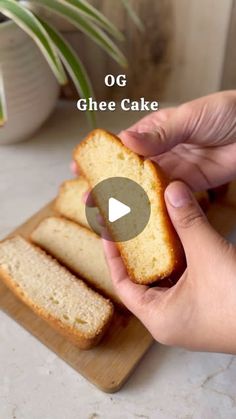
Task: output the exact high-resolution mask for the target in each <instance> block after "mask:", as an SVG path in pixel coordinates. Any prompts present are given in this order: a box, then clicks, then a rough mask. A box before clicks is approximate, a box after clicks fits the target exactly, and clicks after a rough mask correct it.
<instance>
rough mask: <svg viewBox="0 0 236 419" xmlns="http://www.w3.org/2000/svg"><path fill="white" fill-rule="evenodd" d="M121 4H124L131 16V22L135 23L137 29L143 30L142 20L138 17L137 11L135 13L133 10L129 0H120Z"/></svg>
mask: <svg viewBox="0 0 236 419" xmlns="http://www.w3.org/2000/svg"><path fill="white" fill-rule="evenodd" d="M121 1H122V3H123V5H124V6H125V8H126V10H127V12H128V14H129V16H130V17H131V19H132V20H133V22H134V23H135V25H136V26H137V27H138V28H139V30H141V31H143V30H144V26H143V22H142V21H141V19H140V17H139V16H138V15H137V13H135V11H134V10H133V8H132V6H131V4H130V1H129V0H121Z"/></svg>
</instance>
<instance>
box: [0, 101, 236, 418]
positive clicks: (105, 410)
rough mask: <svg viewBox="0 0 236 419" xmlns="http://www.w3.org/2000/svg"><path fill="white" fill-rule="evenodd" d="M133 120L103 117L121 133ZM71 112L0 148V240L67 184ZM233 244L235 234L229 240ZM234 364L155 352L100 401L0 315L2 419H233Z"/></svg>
mask: <svg viewBox="0 0 236 419" xmlns="http://www.w3.org/2000/svg"><path fill="white" fill-rule="evenodd" d="M136 118H138V114H135V113H133V114H132V115H131V114H128V113H123V114H122V126H121V124H120V123H119V119H120V120H121V118H119V116H118V115H117V113H115V114H112V113H110V114H108V115H107V114H103V116H102V119H101V124H100V125H101V126H104V127H106V128H108V129H110V130H113V131H119V129H120V128H123V127H126V126H128V125H129V123H130V122H131V121H132V120H135V119H136ZM86 130H87V127H86V123H85V120H84V119H83V118H82V117H81V115H79V113H78V111H77V110H76V107H75V105H71V104H60V106H59V107H58V108H57V110H56V112H55V113H54V115H53V116H52V117H51V119H50V120H49V121H48V122H47V123H46V125H44V127H43V128H42V129H41V131H40V132H38V133H37V134H36V135H35V136H34V138H33V139H31V140H30V141H27V142H24V143H21V144H18V145H14V146H8V147H1V148H0V177H1V181H0V192H1V206H0V238H3V237H4V236H5V235H6V234H7V233H9V232H10V231H11V230H12V229H14V228H15V227H16V226H17V225H19V224H20V223H22V222H23V221H25V220H26V219H27V218H28V217H29V216H31V215H32V214H33V213H34V212H35V211H37V210H38V209H39V208H40V207H42V206H43V205H44V204H45V203H46V202H48V201H49V200H50V199H52V198H53V197H54V196H55V194H56V191H57V188H58V186H59V184H60V183H61V181H63V180H64V179H66V178H68V177H70V176H71V175H70V171H69V162H70V159H71V151H72V149H73V147H74V145H75V144H76V143H77V142H78V140H79V139H81V138H82V137H83V135H84V134H85V133H86ZM231 238H232V239H234V240H235V238H236V234H233V235H232V236H231ZM235 417H236V358H235V357H233V356H228V355H222V354H207V353H194V352H187V351H185V350H182V349H175V348H172V349H170V348H167V347H164V346H161V345H159V344H155V345H153V347H152V348H151V349H150V350H149V352H148V353H147V354H146V356H145V357H144V358H143V360H142V362H141V363H140V365H139V366H138V367H137V369H136V370H135V372H134V373H133V375H132V376H131V378H130V379H129V381H128V382H127V384H126V385H125V386H124V387H123V389H122V390H121V391H120V392H118V393H116V394H113V395H109V394H104V393H102V392H101V391H99V390H97V389H96V388H95V387H93V386H92V385H91V384H89V383H88V382H87V381H86V380H85V379H84V378H83V377H81V376H80V375H79V374H78V373H77V372H75V371H74V370H73V369H72V368H70V367H69V366H68V365H67V364H66V363H64V362H63V361H62V360H60V359H59V358H58V357H57V356H56V355H55V354H54V353H52V352H51V351H50V350H49V349H47V348H46V347H45V346H43V345H42V344H41V343H40V342H39V341H38V340H37V339H36V338H34V337H33V336H31V335H30V334H29V333H28V332H26V331H25V330H24V329H22V328H21V327H20V326H19V325H18V324H17V323H15V322H14V321H13V320H12V319H10V318H8V317H7V316H6V315H5V314H4V313H2V312H0V418H1V419H65V418H69V419H78V418H79V419H130V418H141V419H174V418H180V419H226V418H227V419H234V418H235Z"/></svg>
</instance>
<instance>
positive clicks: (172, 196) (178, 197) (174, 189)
mask: <svg viewBox="0 0 236 419" xmlns="http://www.w3.org/2000/svg"><path fill="white" fill-rule="evenodd" d="M166 196H167V199H168V201H169V203H170V204H171V205H172V206H173V207H175V208H182V207H186V206H187V205H188V204H189V203H190V202H191V201H192V194H191V191H190V190H189V188H188V187H187V186H186V185H185V184H184V183H182V182H173V183H171V184H170V185H169V186H168V188H167V189H166Z"/></svg>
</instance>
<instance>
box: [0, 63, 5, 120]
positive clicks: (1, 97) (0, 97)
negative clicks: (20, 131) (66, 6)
mask: <svg viewBox="0 0 236 419" xmlns="http://www.w3.org/2000/svg"><path fill="white" fill-rule="evenodd" d="M6 120H7V109H6V97H5V92H4V85H3V75H2V70H1V68H0V127H1V126H3V125H4V124H5V122H6Z"/></svg>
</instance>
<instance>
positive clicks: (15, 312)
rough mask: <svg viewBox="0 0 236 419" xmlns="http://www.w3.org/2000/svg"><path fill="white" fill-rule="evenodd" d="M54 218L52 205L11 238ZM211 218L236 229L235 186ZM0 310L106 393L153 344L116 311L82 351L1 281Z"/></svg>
mask: <svg viewBox="0 0 236 419" xmlns="http://www.w3.org/2000/svg"><path fill="white" fill-rule="evenodd" d="M52 214H53V210H52V203H51V204H49V205H47V206H46V207H45V208H43V209H42V210H40V211H39V212H38V213H37V214H35V215H34V216H33V217H32V218H30V219H29V220H28V221H27V222H26V223H24V224H23V225H22V226H20V227H19V228H18V229H17V230H15V231H14V232H13V233H12V234H11V235H10V236H12V235H14V234H16V233H17V234H22V235H23V236H24V237H26V238H27V237H28V236H29V234H30V233H31V231H32V230H33V229H34V227H35V226H36V225H37V224H38V223H39V222H40V221H41V220H42V219H43V218H45V217H46V216H48V215H52ZM208 218H209V220H210V222H211V223H212V225H213V226H214V227H215V228H216V229H217V230H218V231H219V233H221V234H222V235H227V234H229V233H230V232H231V231H232V229H234V228H236V182H234V183H232V184H231V185H230V187H229V189H228V192H227V194H226V195H225V196H223V197H222V198H221V199H220V200H219V201H218V202H217V203H214V204H211V207H210V209H209V211H208ZM0 309H1V310H3V311H4V312H6V313H7V314H8V315H9V316H10V317H12V318H13V319H14V320H16V321H17V322H18V323H19V324H20V325H22V326H23V327H24V328H25V329H27V330H28V331H29V332H30V333H31V334H32V335H34V336H36V337H37V338H38V339H39V340H40V341H41V342H42V343H44V344H45V345H46V346H48V347H49V348H50V349H51V350H52V351H54V352H55V353H56V354H57V355H58V356H59V357H61V358H62V359H64V360H65V362H67V363H68V364H69V365H71V366H72V367H73V368H74V369H75V370H76V371H77V372H79V373H80V374H82V375H83V376H84V377H85V378H87V379H88V380H89V381H91V382H92V383H93V384H95V385H96V386H97V387H99V388H100V389H101V390H103V391H105V392H110V393H112V392H115V391H118V390H119V389H120V388H121V386H122V385H123V384H124V383H125V381H126V380H127V378H128V377H129V375H130V374H131V372H132V371H133V369H134V368H135V366H136V365H137V363H138V362H139V361H140V360H141V358H142V356H143V355H144V354H145V352H146V351H147V350H148V348H149V347H150V346H151V344H152V342H153V338H152V337H151V335H150V334H149V333H148V332H147V330H146V329H145V328H144V326H143V325H142V324H141V323H140V322H139V321H138V320H137V319H136V318H135V317H134V316H133V315H131V314H129V313H127V312H121V311H118V310H116V313H115V316H114V320H113V323H112V325H111V327H110V329H109V331H108V333H107V334H106V336H105V337H104V339H103V340H102V342H101V343H100V344H99V345H98V346H97V347H96V348H94V349H92V350H89V351H82V350H80V349H78V348H77V347H76V346H74V345H72V344H71V343H70V342H68V341H67V340H66V339H65V338H64V337H63V336H61V335H59V334H58V333H57V332H56V331H55V330H54V329H52V328H51V327H50V326H49V325H48V324H47V323H46V322H44V321H43V320H42V319H40V318H39V317H37V315H36V314H34V313H33V312H32V311H31V310H30V309H29V308H28V307H26V306H25V305H24V304H23V303H22V302H21V301H19V300H18V299H17V298H16V297H15V296H14V295H13V294H12V293H11V292H10V291H9V290H8V289H7V288H6V287H5V285H4V284H3V283H2V282H1V281H0Z"/></svg>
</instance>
